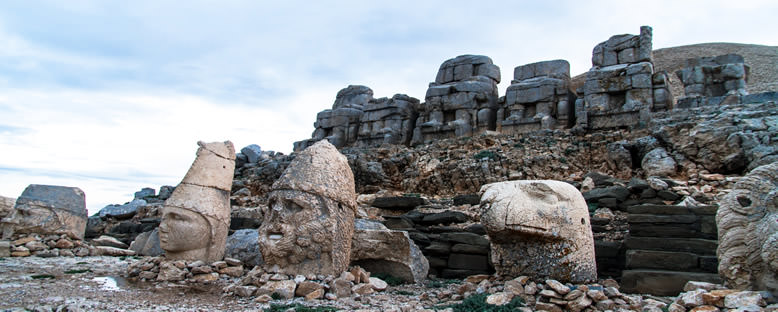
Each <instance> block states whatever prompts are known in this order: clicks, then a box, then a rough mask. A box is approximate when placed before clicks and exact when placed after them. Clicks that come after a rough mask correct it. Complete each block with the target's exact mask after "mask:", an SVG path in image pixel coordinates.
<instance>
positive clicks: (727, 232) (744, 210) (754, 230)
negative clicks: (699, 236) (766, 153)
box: [716, 162, 778, 296]
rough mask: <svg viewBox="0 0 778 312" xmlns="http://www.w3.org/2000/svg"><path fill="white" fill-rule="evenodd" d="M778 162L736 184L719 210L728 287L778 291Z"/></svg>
mask: <svg viewBox="0 0 778 312" xmlns="http://www.w3.org/2000/svg"><path fill="white" fill-rule="evenodd" d="M776 220H778V162H773V163H771V164H769V165H764V166H760V167H757V168H756V169H754V170H752V171H751V172H750V173H749V174H748V175H746V176H745V177H743V179H741V180H740V181H738V182H737V184H735V187H734V189H733V190H732V192H730V193H728V194H727V195H726V196H724V198H723V199H722V200H721V206H720V207H719V210H718V212H717V213H716V224H717V227H718V230H719V247H718V250H717V251H716V254H717V256H718V257H719V274H720V275H721V276H722V277H723V278H724V279H725V280H726V282H727V284H728V286H729V287H732V288H736V289H753V290H769V291H770V292H772V294H773V295H774V296H775V295H778V224H777V223H776Z"/></svg>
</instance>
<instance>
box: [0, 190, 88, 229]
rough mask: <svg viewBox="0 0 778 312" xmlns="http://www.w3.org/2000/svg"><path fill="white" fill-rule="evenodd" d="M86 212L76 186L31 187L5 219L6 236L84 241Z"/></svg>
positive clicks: (81, 195)
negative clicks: (35, 235) (64, 236)
mask: <svg viewBox="0 0 778 312" xmlns="http://www.w3.org/2000/svg"><path fill="white" fill-rule="evenodd" d="M86 222H87V210H86V200H85V195H84V191H82V190H81V189H79V188H77V187H66V186H56V185H40V184H30V185H29V186H27V188H25V189H24V192H22V195H21V196H19V198H17V199H16V203H15V204H14V209H13V210H12V211H11V212H10V214H9V215H8V216H7V217H6V218H4V219H3V223H2V228H3V236H6V235H11V234H13V233H14V232H16V233H39V234H67V235H68V236H70V237H71V238H77V239H83V238H84V231H85V230H86Z"/></svg>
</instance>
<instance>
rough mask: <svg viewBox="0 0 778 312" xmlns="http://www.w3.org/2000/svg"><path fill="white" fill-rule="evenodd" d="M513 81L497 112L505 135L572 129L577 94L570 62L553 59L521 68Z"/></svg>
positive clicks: (515, 70) (516, 71)
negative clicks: (571, 76)
mask: <svg viewBox="0 0 778 312" xmlns="http://www.w3.org/2000/svg"><path fill="white" fill-rule="evenodd" d="M513 79H514V80H512V81H511V85H510V86H509V87H508V90H507V92H506V94H505V104H504V106H503V108H502V109H500V110H499V111H498V113H497V119H498V120H501V122H500V125H499V128H500V131H501V132H502V133H511V134H514V133H525V132H529V131H535V130H540V129H554V128H560V129H564V128H569V127H570V126H572V124H571V122H572V121H574V117H575V116H574V115H573V105H574V103H575V92H573V91H572V90H570V63H568V62H567V61H565V60H553V61H545V62H538V63H532V64H527V65H523V66H518V67H516V68H515V69H514V71H513Z"/></svg>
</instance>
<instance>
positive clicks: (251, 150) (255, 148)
mask: <svg viewBox="0 0 778 312" xmlns="http://www.w3.org/2000/svg"><path fill="white" fill-rule="evenodd" d="M240 153H241V154H243V155H246V157H247V158H248V162H249V163H257V162H259V159H260V157H261V156H262V148H260V147H259V145H256V144H251V145H248V146H246V147H244V148H241V149H240Z"/></svg>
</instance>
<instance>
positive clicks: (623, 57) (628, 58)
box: [618, 48, 638, 64]
mask: <svg viewBox="0 0 778 312" xmlns="http://www.w3.org/2000/svg"><path fill="white" fill-rule="evenodd" d="M618 57H619V64H629V63H634V62H636V61H637V60H638V58H637V49H635V48H626V49H624V50H621V51H619V55H618Z"/></svg>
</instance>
